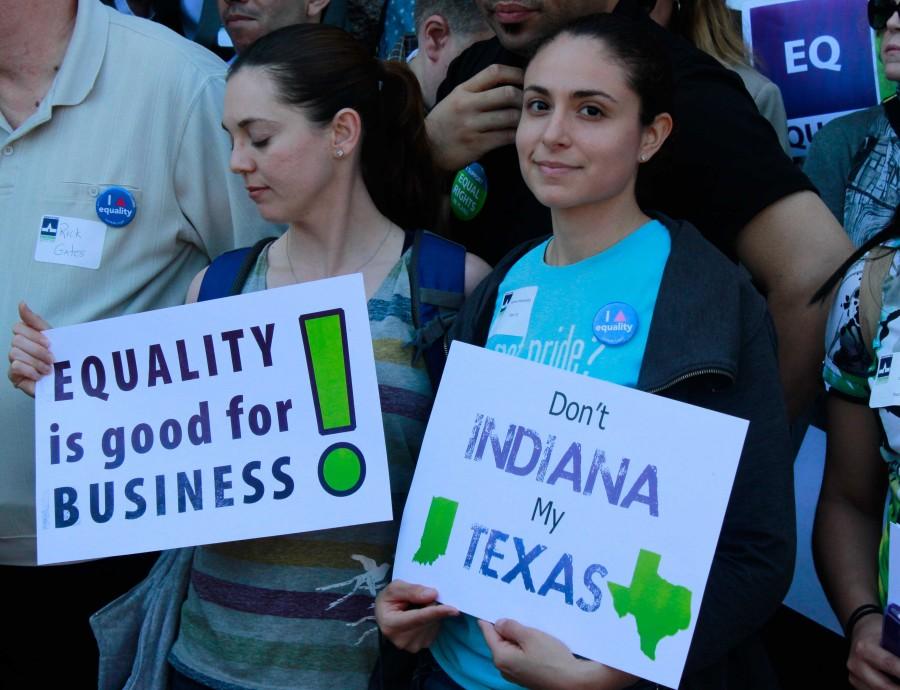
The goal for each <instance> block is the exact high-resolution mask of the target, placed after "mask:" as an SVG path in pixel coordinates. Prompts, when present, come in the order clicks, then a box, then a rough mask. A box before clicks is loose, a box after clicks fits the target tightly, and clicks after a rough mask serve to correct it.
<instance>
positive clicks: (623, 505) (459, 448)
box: [394, 343, 747, 687]
mask: <svg viewBox="0 0 900 690" xmlns="http://www.w3.org/2000/svg"><path fill="white" fill-rule="evenodd" d="M746 430H747V422H745V421H744V420H741V419H736V418H734V417H729V416H726V415H722V414H718V413H714V412H710V411H708V410H704V409H701V408H697V407H692V406H690V405H685V404H683V403H678V402H674V401H672V400H669V399H666V398H662V397H659V396H654V395H650V394H648V393H642V392H639V391H636V390H633V389H630V388H625V387H622V386H617V385H614V384H611V383H606V382H604V381H598V380H596V379H591V378H589V377H586V376H579V375H577V374H573V373H571V372H566V371H561V370H558V369H554V368H551V367H548V366H544V365H541V364H536V363H533V362H528V361H526V360H523V359H518V358H515V357H510V356H508V355H504V354H499V353H495V352H490V351H488V350H483V349H481V348H476V347H472V346H470V345H464V344H461V343H455V344H454V345H453V348H452V349H451V351H450V357H449V360H448V362H447V368H446V370H445V371H444V376H443V380H442V383H441V387H440V390H439V392H438V395H437V399H436V401H435V406H434V409H433V412H432V415H431V419H430V421H429V424H428V429H427V431H426V434H425V440H424V443H423V446H422V451H421V453H420V456H419V462H418V466H417V468H416V474H415V477H414V479H413V483H412V488H411V491H410V494H409V498H408V500H407V504H406V509H405V512H404V514H403V523H402V526H401V530H400V541H399V543H398V546H397V556H396V559H395V562H394V577H395V578H398V579H402V580H406V581H409V582H416V583H421V584H425V585H429V586H433V587H435V588H436V589H437V590H438V592H439V594H440V599H441V601H442V602H444V603H447V604H450V605H453V606H456V607H458V608H460V609H461V610H462V611H465V612H466V613H469V614H472V615H474V616H477V617H479V618H481V619H484V620H488V621H491V622H494V621H496V620H498V619H499V618H515V619H516V620H519V621H521V622H522V623H525V624H526V625H530V626H533V627H536V628H539V629H541V630H543V631H545V632H547V633H549V634H551V635H554V636H555V637H557V638H559V639H560V640H562V641H563V642H564V643H565V644H566V645H568V647H569V648H570V649H571V650H572V651H573V652H574V653H575V654H579V655H582V656H585V657H588V658H590V659H594V660H597V661H600V662H603V663H605V664H608V665H611V666H614V667H616V668H619V669H622V670H624V671H626V672H628V673H633V674H635V675H637V676H640V677H642V678H646V679H649V680H651V681H653V682H656V683H661V684H663V685H666V686H667V687H677V686H678V683H679V679H680V677H681V674H682V672H683V669H684V663H685V659H686V657H687V652H688V649H689V647H690V642H691V638H692V635H693V631H694V626H695V624H696V621H697V614H698V612H699V608H700V602H701V601H702V599H703V592H704V589H705V587H706V581H707V578H708V575H709V569H710V566H711V563H712V558H713V554H714V551H715V546H716V543H717V540H718V536H719V531H720V528H721V525H722V519H723V516H724V514H725V508H726V505H727V503H728V497H729V495H730V493H731V486H732V483H733V481H734V475H735V472H736V469H737V463H738V460H739V458H740V454H741V449H742V447H743V442H744V436H745V434H746Z"/></svg>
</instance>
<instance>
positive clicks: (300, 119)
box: [10, 25, 488, 689]
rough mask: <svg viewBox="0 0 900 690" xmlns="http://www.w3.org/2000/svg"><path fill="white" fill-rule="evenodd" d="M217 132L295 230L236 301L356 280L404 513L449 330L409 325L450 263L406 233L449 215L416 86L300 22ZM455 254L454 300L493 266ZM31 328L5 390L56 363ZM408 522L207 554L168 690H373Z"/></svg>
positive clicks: (186, 611)
mask: <svg viewBox="0 0 900 690" xmlns="http://www.w3.org/2000/svg"><path fill="white" fill-rule="evenodd" d="M223 124H224V127H225V128H226V129H227V131H228V132H229V134H230V136H231V138H232V142H233V150H232V156H231V167H232V169H233V170H234V172H236V173H238V174H240V175H241V176H242V177H243V178H244V182H245V185H246V188H247V192H248V194H249V195H250V197H251V198H252V199H253V201H255V202H256V204H257V206H258V208H259V211H260V214H261V215H262V216H263V217H264V218H266V219H268V220H271V221H274V222H279V223H286V224H287V225H288V230H287V232H285V234H284V235H283V236H282V237H280V238H278V239H276V240H274V241H271V242H269V243H267V244H264V245H263V246H258V247H257V248H256V249H257V253H256V254H255V255H248V256H250V257H251V260H250V261H249V263H248V261H247V259H246V258H245V259H243V261H244V266H245V268H246V269H247V270H246V271H244V272H243V273H244V275H243V276H241V275H239V273H240V272H239V271H237V270H235V271H234V272H233V274H232V275H231V276H230V277H231V278H233V279H234V281H235V282H236V283H237V284H236V285H234V287H232V281H231V280H229V281H228V284H227V285H226V286H225V287H226V290H225V294H227V292H228V290H229V289H233V290H234V291H236V292H242V293H247V292H253V291H258V290H265V289H268V288H274V287H278V286H284V285H291V284H294V283H301V282H306V281H314V280H318V279H322V278H326V277H331V276H338V275H344V274H350V273H361V274H362V276H363V281H364V285H365V290H366V294H367V298H368V300H369V301H368V309H369V324H370V327H371V331H372V337H373V340H374V350H375V359H376V373H377V378H378V383H379V389H380V395H381V406H382V413H383V418H384V429H385V438H386V441H387V450H388V461H389V468H390V479H391V492H392V497H393V499H394V502H395V515H399V506H400V505H402V502H403V500H404V499H405V494H406V492H407V491H408V487H409V482H410V479H411V477H412V473H413V469H414V465H415V460H416V456H417V453H418V449H419V446H420V445H421V440H422V435H423V433H424V427H425V421H426V419H427V416H428V411H429V409H430V406H431V401H432V398H433V389H432V385H431V382H430V381H429V373H430V372H429V371H427V370H426V367H425V365H424V363H423V362H422V361H421V359H417V358H416V357H415V356H414V355H415V350H416V346H417V344H421V337H422V336H423V333H422V330H423V329H427V327H428V326H435V325H440V324H435V323H421V326H422V327H423V328H422V329H417V328H416V327H415V326H414V323H415V321H416V318H417V316H420V314H414V313H413V309H418V308H419V306H418V303H419V301H420V299H425V297H424V291H422V288H424V287H425V279H426V278H427V277H428V272H429V271H435V272H436V271H437V270H438V267H436V266H435V265H434V262H431V263H430V264H429V262H428V261H427V260H426V258H425V257H426V255H425V254H424V246H425V245H424V244H422V245H418V244H417V245H415V246H417V247H418V246H421V247H423V249H422V251H421V252H420V253H419V254H417V255H414V248H413V246H411V245H412V244H413V243H414V242H425V241H426V240H424V239H422V236H421V234H415V233H411V232H408V230H411V229H416V228H422V227H427V225H428V224H429V223H430V222H431V221H432V219H433V218H434V216H435V215H436V209H437V208H438V204H439V200H438V197H437V195H436V190H437V187H436V186H435V180H436V178H435V176H434V172H433V170H432V168H431V158H430V153H429V149H428V142H427V139H426V136H425V126H424V110H423V106H422V101H421V95H420V93H419V89H418V85H417V83H416V81H415V77H414V76H413V75H412V74H411V73H410V72H409V71H408V69H406V67H405V66H402V65H398V64H395V63H382V62H380V61H378V60H376V59H374V58H373V57H372V56H371V55H370V54H369V52H368V51H367V50H366V48H365V47H364V46H363V45H361V44H360V43H358V42H357V41H355V40H354V39H353V38H352V37H351V36H350V35H349V34H347V33H345V32H343V31H341V30H340V29H336V28H334V27H328V26H320V25H297V26H291V27H287V28H284V29H281V30H278V31H275V32H273V33H271V34H269V35H267V36H265V37H263V38H261V39H260V40H259V41H257V42H256V43H255V44H253V46H252V47H250V48H249V49H248V50H247V51H245V52H243V53H241V55H240V57H239V58H238V59H237V61H236V62H235V63H234V65H233V66H232V68H231V71H230V73H229V77H228V85H227V91H226V96H225V115H224V123H223ZM456 250H459V251H456ZM454 252H455V253H454V254H452V256H453V257H455V259H456V261H455V263H456V264H458V266H457V267H458V269H459V273H460V274H462V278H463V279H462V280H461V281H460V283H461V284H460V285H459V293H463V292H469V291H470V289H471V288H472V287H473V286H474V285H475V284H477V282H478V281H479V280H480V279H481V278H482V277H483V276H484V275H485V274H486V273H487V270H488V267H487V265H486V264H485V263H484V262H482V261H481V260H480V259H477V258H476V257H473V256H471V255H466V254H465V253H464V250H462V248H460V247H458V245H457V246H456V249H454ZM225 256H226V257H227V256H228V254H226V255H225ZM414 256H417V257H418V258H419V259H420V261H419V262H418V265H417V266H416V267H414V266H413V262H414ZM449 256H451V255H450V254H445V255H444V257H445V258H446V257H449ZM450 263H453V262H450ZM223 265H224V264H222V263H221V262H214V263H213V265H212V266H211V267H210V268H209V269H205V270H204V271H203V272H201V273H200V274H199V275H198V276H197V277H196V279H195V280H194V282H193V283H192V285H191V287H190V290H189V293H188V302H193V301H196V300H197V299H198V297H200V298H201V299H204V298H205V297H204V290H206V289H207V288H206V287H204V286H209V285H210V283H209V282H205V278H206V277H207V276H209V275H212V274H213V273H214V272H215V271H214V270H213V267H217V268H216V270H218V267H221V266H223ZM414 272H416V275H417V278H416V279H414V278H413V277H412V276H413V273H414ZM457 277H458V276H457ZM417 281H421V283H419V282H417ZM417 291H418V292H417ZM434 291H435V290H434V289H432V292H434ZM419 292H421V294H419ZM457 297H460V298H461V294H459V295H457ZM453 311H455V309H445V310H444V311H443V313H442V316H444V317H447V316H449V315H450V314H449V312H453ZM22 319H23V323H21V324H20V325H19V326H17V336H16V340H15V341H14V344H13V349H12V351H11V353H10V359H11V361H12V365H11V370H10V378H11V379H12V380H13V383H14V384H16V385H17V386H19V387H21V388H23V389H27V390H29V391H32V392H33V389H34V381H35V380H37V379H38V378H39V377H40V375H41V374H44V373H47V366H46V365H47V363H50V364H52V361H53V360H52V356H51V355H50V353H49V352H48V351H47V348H46V346H47V343H46V339H45V338H44V337H43V336H41V334H40V331H41V330H43V329H44V328H46V327H47V326H46V324H44V323H43V322H42V321H40V320H39V317H37V316H36V315H34V314H32V313H31V312H29V311H28V310H27V309H26V308H24V307H23V309H22ZM429 330H438V331H439V329H433V328H432V329H429ZM427 354H428V353H427V352H426V355H427ZM298 366H302V365H301V364H300V363H298ZM397 526H398V525H397V521H393V522H387V523H380V524H374V525H362V526H359V527H348V528H342V529H339V530H337V529H335V530H325V531H319V532H311V533H306V534H299V535H290V536H286V537H274V538H268V539H258V540H253V541H246V542H234V543H230V544H218V545H213V546H201V547H197V548H196V549H195V550H194V553H193V558H192V560H191V563H190V568H189V576H190V584H191V586H190V587H189V588H188V589H187V598H186V600H185V602H184V605H183V607H181V609H180V611H181V613H180V620H179V621H178V626H179V627H178V633H177V639H176V640H175V642H174V646H173V647H172V649H171V650H168V649H163V650H162V653H163V654H164V656H165V658H167V659H168V661H169V662H170V663H171V665H172V667H173V669H174V671H173V675H174V681H173V686H172V687H174V688H198V687H201V688H202V687H266V688H301V687H302V688H329V689H333V688H362V687H365V686H366V685H367V683H368V679H369V675H370V672H371V670H372V667H373V666H374V664H375V661H376V658H377V656H378V651H379V646H378V639H379V638H378V635H377V631H376V628H375V625H374V622H373V616H372V607H373V600H374V595H375V593H376V592H377V590H378V589H379V588H380V587H382V586H383V585H384V583H385V582H386V580H387V578H388V573H389V571H390V567H391V566H390V564H391V560H392V558H393V551H394V546H395V544H396V538H397ZM142 640H144V637H143V636H142ZM163 679H164V676H163ZM141 680H152V681H154V682H156V683H162V682H164V680H161V678H160V677H157V676H154V677H153V678H151V679H146V678H143V679H141ZM154 687H155V686H154Z"/></svg>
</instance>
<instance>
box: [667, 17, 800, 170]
mask: <svg viewBox="0 0 900 690" xmlns="http://www.w3.org/2000/svg"><path fill="white" fill-rule="evenodd" d="M650 18H651V19H653V20H654V21H656V22H657V23H658V24H659V25H660V26H664V27H666V28H667V29H669V30H670V31H674V32H675V33H677V34H679V35H680V36H684V37H685V38H686V39H687V40H688V41H690V42H691V43H693V44H694V45H695V46H696V47H697V48H699V49H700V50H702V51H703V52H704V53H706V54H707V55H711V56H712V57H714V58H715V59H716V60H718V61H719V62H721V63H722V64H723V65H725V67H727V68H728V69H730V70H733V71H735V72H737V73H738V76H739V77H740V78H741V81H743V82H744V86H745V87H746V89H747V91H748V92H749V93H750V95H751V96H752V97H753V101H754V103H756V107H757V109H758V110H759V112H760V114H761V115H762V116H763V117H764V118H766V120H768V121H769V124H771V125H772V128H773V129H774V130H775V134H777V135H778V141H779V143H780V144H781V148H783V149H784V151H785V153H787V154H790V152H791V144H790V141H789V140H788V131H787V113H785V110H784V99H783V98H782V97H781V91H780V90H779V88H778V86H776V85H775V83H773V82H772V81H771V80H770V79H768V78H767V77H765V76H763V75H762V74H760V73H759V72H757V71H756V70H755V69H753V67H752V61H751V58H750V55H749V51H748V49H747V46H746V44H745V43H744V39H743V38H742V37H741V33H740V29H739V27H738V23H737V22H738V20H737V19H736V17H735V14H734V13H733V12H732V11H731V10H730V9H728V6H727V5H726V4H725V2H724V0H656V5H655V6H654V8H653V11H652V12H651V13H650Z"/></svg>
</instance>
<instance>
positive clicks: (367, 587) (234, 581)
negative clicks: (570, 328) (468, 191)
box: [169, 250, 434, 690]
mask: <svg viewBox="0 0 900 690" xmlns="http://www.w3.org/2000/svg"><path fill="white" fill-rule="evenodd" d="M266 254H267V250H266V251H263V252H262V253H261V254H260V257H259V260H258V261H257V263H256V265H255V266H254V269H253V271H252V272H251V274H250V275H249V277H248V279H247V282H246V283H245V285H244V289H243V290H242V292H244V293H247V292H254V291H257V290H264V289H265V288H266V271H267V269H268V261H267V258H266ZM410 254H411V251H409V250H408V251H406V252H405V253H404V255H403V256H402V257H401V258H400V259H399V260H398V262H397V264H396V265H395V266H394V268H393V269H392V270H391V272H390V274H389V275H388V277H387V278H385V280H384V282H383V283H382V284H381V286H380V287H379V288H378V291H377V292H376V293H375V295H374V296H373V297H372V299H370V300H369V302H368V310H369V324H370V326H371V329H372V339H373V345H374V351H375V368H376V374H377V378H378V388H379V393H380V397H381V410H382V416H383V419H384V435H385V440H386V442H387V457H388V463H389V468H390V482H391V494H392V499H393V507H394V520H393V522H382V523H376V524H368V525H360V526H356V527H343V528H340V529H332V530H323V531H319V532H308V533H304V534H294V535H289V536H282V537H272V538H266V539H254V540H250V541H239V542H230V543H226V544H215V545H211V546H202V547H198V548H197V549H195V555H194V562H193V570H192V573H191V581H190V587H189V590H188V595H187V599H186V600H185V603H184V605H183V606H182V611H181V627H180V630H179V634H178V639H177V641H176V643H175V645H174V647H173V648H172V651H171V653H170V655H169V661H170V663H171V664H172V665H173V666H174V667H175V668H176V669H178V671H180V672H181V673H182V674H184V675H186V676H188V677H190V678H193V679H194V680H196V681H197V682H199V683H202V684H204V685H208V686H210V687H213V688H223V689H228V690H231V689H236V690H237V689H244V688H265V689H266V690H275V689H281V688H291V689H296V688H328V689H329V690H338V689H341V690H344V689H352V688H365V687H366V685H367V683H368V678H369V675H370V673H371V671H372V667H373V666H374V664H375V660H376V658H377V656H378V632H377V628H376V625H375V618H374V598H375V595H376V593H377V592H378V591H379V590H380V589H381V588H383V587H384V586H385V585H386V584H387V583H388V582H389V581H390V571H391V566H392V563H393V557H394V548H395V546H396V542H397V532H398V530H399V525H400V518H401V516H402V511H403V504H404V502H405V500H406V495H407V492H408V490H409V485H410V482H411V481H412V476H413V471H414V469H415V461H416V458H417V457H418V454H419V447H420V445H421V443H422V436H423V434H424V433H425V423H426V421H427V419H428V414H429V412H430V410H431V404H432V399H433V397H434V394H433V391H432V387H431V383H430V381H429V379H428V373H427V371H426V369H425V366H424V363H423V362H422V360H421V358H420V359H419V361H417V362H416V363H415V365H413V363H412V353H413V350H412V346H411V342H412V340H413V336H414V329H413V326H412V317H411V314H410V309H411V302H410V284H409V261H410Z"/></svg>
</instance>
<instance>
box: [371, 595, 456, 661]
mask: <svg viewBox="0 0 900 690" xmlns="http://www.w3.org/2000/svg"><path fill="white" fill-rule="evenodd" d="M437 597H438V593H437V590H436V589H432V588H431V587H423V586H422V585H412V584H410V583H408V582H403V580H394V581H393V582H391V583H390V584H389V585H388V586H387V587H385V588H384V589H383V590H381V592H380V593H379V594H378V598H377V599H376V600H375V620H376V621H377V622H378V627H380V628H381V632H382V633H383V634H384V636H385V637H387V638H388V639H389V640H390V641H391V642H392V643H393V644H394V646H395V647H397V648H398V649H402V650H404V651H407V652H412V653H415V652H418V651H420V650H422V649H425V648H426V647H428V646H429V645H430V644H431V643H432V642H434V638H435V637H437V634H438V631H439V630H440V627H441V621H442V620H443V619H444V618H448V617H450V616H458V615H459V610H458V609H455V608H453V607H452V606H445V605H444V604H438V603H437Z"/></svg>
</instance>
